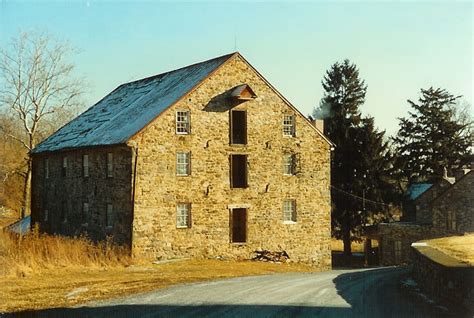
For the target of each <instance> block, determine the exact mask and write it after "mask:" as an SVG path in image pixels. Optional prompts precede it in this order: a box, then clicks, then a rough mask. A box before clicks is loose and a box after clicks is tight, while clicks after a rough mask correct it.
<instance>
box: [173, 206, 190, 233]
mask: <svg viewBox="0 0 474 318" xmlns="http://www.w3.org/2000/svg"><path fill="white" fill-rule="evenodd" d="M176 227H177V228H189V227H191V204H190V203H178V204H177V205H176Z"/></svg>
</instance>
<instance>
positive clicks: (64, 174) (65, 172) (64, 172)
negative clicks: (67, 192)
mask: <svg viewBox="0 0 474 318" xmlns="http://www.w3.org/2000/svg"><path fill="white" fill-rule="evenodd" d="M67 166H68V160H67V156H65V157H63V171H62V175H63V177H67V176H68V169H67Z"/></svg>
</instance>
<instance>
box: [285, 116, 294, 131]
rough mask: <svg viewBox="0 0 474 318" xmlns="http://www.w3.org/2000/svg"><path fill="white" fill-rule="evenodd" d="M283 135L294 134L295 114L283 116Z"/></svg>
mask: <svg viewBox="0 0 474 318" xmlns="http://www.w3.org/2000/svg"><path fill="white" fill-rule="evenodd" d="M283 135H284V136H294V135H295V116H294V115H284V116H283Z"/></svg>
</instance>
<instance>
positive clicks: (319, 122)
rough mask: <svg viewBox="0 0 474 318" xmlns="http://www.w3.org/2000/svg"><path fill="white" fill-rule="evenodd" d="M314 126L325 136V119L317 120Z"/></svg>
mask: <svg viewBox="0 0 474 318" xmlns="http://www.w3.org/2000/svg"><path fill="white" fill-rule="evenodd" d="M314 126H315V127H316V128H317V129H318V130H319V131H320V132H322V133H323V134H324V119H316V120H315V121H314Z"/></svg>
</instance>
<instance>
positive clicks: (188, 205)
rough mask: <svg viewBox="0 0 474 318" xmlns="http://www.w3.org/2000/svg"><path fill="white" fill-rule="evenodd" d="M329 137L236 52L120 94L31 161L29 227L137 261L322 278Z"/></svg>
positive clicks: (326, 251)
mask: <svg viewBox="0 0 474 318" xmlns="http://www.w3.org/2000/svg"><path fill="white" fill-rule="evenodd" d="M331 147H332V145H331V143H330V141H329V140H328V139H327V138H326V137H325V136H324V135H323V134H322V133H321V131H320V130H319V129H317V128H316V127H315V126H314V125H313V124H312V123H311V122H310V121H309V120H308V119H307V118H305V116H303V115H302V114H301V113H300V112H299V111H298V110H297V109H296V108H295V107H294V106H293V105H292V104H291V103H290V102H289V101H288V100H286V99H285V98H284V97H283V96H282V95H281V94H280V93H279V92H278V91H277V90H276V89H275V88H274V87H273V86H271V85H270V84H269V83H268V81H266V80H265V78H263V76H262V75H261V74H259V73H258V71H256V70H255V69H254V68H253V67H252V66H251V65H250V64H249V63H248V62H247V61H246V60H245V59H244V58H243V57H242V56H241V55H240V54H239V53H233V54H229V55H225V56H222V57H218V58H215V59H212V60H209V61H205V62H202V63H198V64H194V65H190V66H187V67H184V68H181V69H178V70H175V71H171V72H168V73H164V74H160V75H157V76H153V77H149V78H145V79H142V80H138V81H135V82H130V83H126V84H123V85H121V86H119V87H118V88H117V89H115V90H114V91H113V92H111V93H110V94H109V95H107V96H106V97H104V98H103V99H102V100H101V101H99V102H98V103H97V104H95V105H94V106H93V107H91V108H90V109H88V110H87V111H86V112H84V113H83V114H81V115H80V116H78V117H77V118H76V119H74V120H72V121H71V122H70V123H68V124H67V125H65V126H64V127H62V128H61V129H60V130H58V131H57V132H56V133H55V134H53V135H52V136H51V137H49V138H48V139H46V140H45V141H44V142H42V143H41V144H40V145H38V147H36V148H35V149H34V150H33V152H32V157H33V181H32V182H33V188H32V223H33V224H35V223H38V224H39V225H40V228H41V229H42V230H43V231H45V232H48V233H58V234H63V235H78V234H81V233H87V235H89V236H90V237H91V238H93V239H94V240H101V239H104V238H105V237H106V236H112V237H113V238H114V240H116V241H117V242H119V243H122V244H127V245H129V246H130V247H131V249H132V252H133V254H134V255H143V256H148V257H153V258H158V259H163V258H174V257H217V256H226V257H233V258H248V257H250V256H251V255H252V253H253V251H254V250H256V249H262V248H263V249H268V250H286V251H287V253H288V254H289V256H290V258H292V259H293V260H295V261H300V262H307V263H311V264H314V265H315V266H319V267H320V268H329V267H330V264H331V256H330V255H331V253H330V209H331V207H330V191H329V186H330V151H331Z"/></svg>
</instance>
